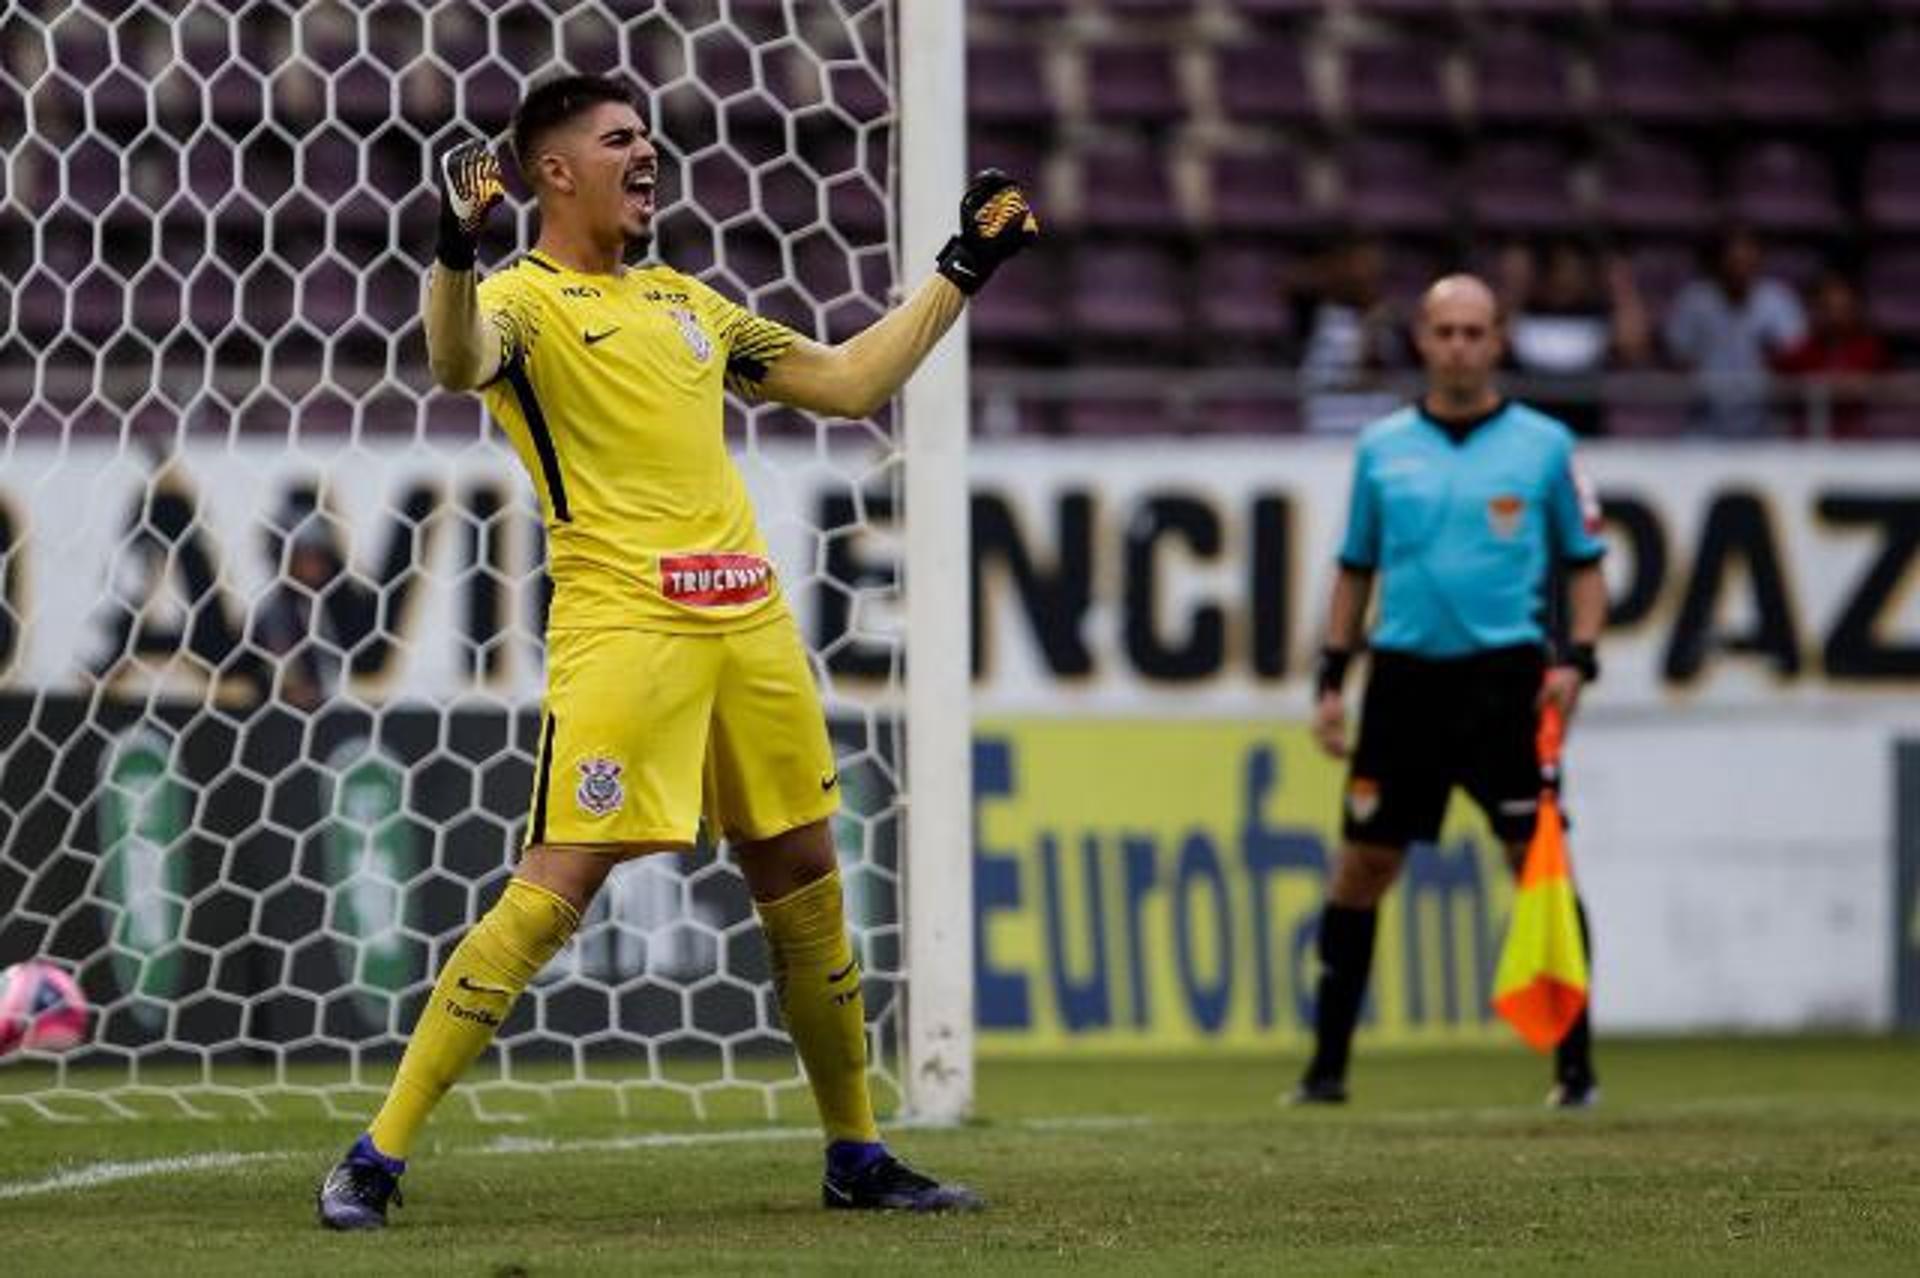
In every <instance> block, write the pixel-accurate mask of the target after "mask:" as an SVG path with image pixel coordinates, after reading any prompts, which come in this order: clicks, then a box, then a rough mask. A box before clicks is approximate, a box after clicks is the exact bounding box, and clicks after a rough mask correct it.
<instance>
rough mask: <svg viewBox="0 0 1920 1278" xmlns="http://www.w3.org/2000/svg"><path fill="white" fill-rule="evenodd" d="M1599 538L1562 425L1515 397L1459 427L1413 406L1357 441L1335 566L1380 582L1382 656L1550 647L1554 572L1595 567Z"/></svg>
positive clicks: (1595, 511) (1377, 636) (1377, 638)
mask: <svg viewBox="0 0 1920 1278" xmlns="http://www.w3.org/2000/svg"><path fill="white" fill-rule="evenodd" d="M1599 531H1600V511H1599V505H1598V503H1597V502H1596V501H1595V500H1594V499H1593V497H1592V495H1591V493H1590V491H1589V490H1588V489H1587V488H1586V487H1585V485H1584V484H1583V483H1582V482H1581V481H1580V480H1579V478H1578V477H1577V476H1576V475H1575V473H1574V468H1573V433H1572V432H1571V431H1569V430H1568V429H1567V428H1566V427H1565V426H1562V425H1561V424H1560V423H1559V422H1557V421H1555V420H1554V419H1553V418H1551V417H1548V416H1547V415H1546V414H1544V413H1541V412H1536V411H1535V410H1534V409H1531V408H1528V407H1527V406H1526V405H1524V404H1518V403H1514V402H1513V401H1511V400H1507V401H1503V402H1502V403H1501V404H1500V406H1499V407H1498V408H1496V409H1495V410H1494V411H1493V412H1491V413H1489V414H1487V415H1486V416H1485V417H1482V418H1479V419H1477V420H1475V421H1471V422H1460V423H1443V422H1440V421H1436V420H1435V419H1434V418H1432V417H1430V416H1428V415H1427V413H1426V411H1425V410H1424V409H1423V408H1422V407H1420V406H1419V405H1417V404H1414V405H1409V406H1408V407H1406V408H1403V409H1401V410H1399V411H1398V412H1395V413H1392V414H1390V415H1389V416H1386V417H1383V418H1381V419H1380V420H1379V421H1377V422H1375V423H1374V424H1373V425H1371V426H1369V427H1368V428H1367V429H1366V431H1365V432H1364V433H1363V434H1362V435H1361V436H1360V444H1359V448H1358V451H1357V453H1356V455H1355V458H1354V466H1353V494H1352V497H1351V499H1350V501H1349V504H1348V509H1347V535H1346V540H1345V542H1344V543H1343V544H1342V546H1341V550H1340V562H1341V564H1342V565H1343V566H1345V567H1347V568H1351V569H1354V570H1356V571H1360V572H1377V573H1378V574H1379V576H1380V611H1379V619H1378V621H1377V622H1376V623H1375V625H1374V628H1373V635H1372V644H1373V646H1374V647H1375V648H1377V649H1385V650H1390V651H1394V652H1404V653H1409V654H1411V655H1413V656H1418V657H1461V656H1466V655H1468V654H1469V653H1474V652H1481V651H1484V650H1486V649H1489V648H1508V647H1516V646H1519V645H1523V644H1535V643H1544V642H1545V640H1546V632H1545V630H1544V628H1543V626H1542V620H1541V616H1542V613H1543V612H1544V603H1545V592H1546V584H1547V574H1548V569H1549V568H1550V567H1551V566H1552V564H1553V562H1554V561H1555V560H1556V559H1557V560H1560V561H1562V562H1565V563H1571V564H1591V563H1596V562H1598V561H1599V559H1600V557H1601V556H1602V555H1603V554H1605V553H1606V547H1605V546H1604V545H1603V544H1602V543H1601V541H1600V539H1599Z"/></svg>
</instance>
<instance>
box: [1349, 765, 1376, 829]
mask: <svg viewBox="0 0 1920 1278" xmlns="http://www.w3.org/2000/svg"><path fill="white" fill-rule="evenodd" d="M1379 811H1380V783H1379V782H1378V781H1374V780H1371V779H1369V778H1367V777H1355V778H1354V779H1353V780H1351V781H1349V782H1347V815H1348V816H1351V817H1352V818H1353V819H1354V820H1356V821H1358V822H1360V823H1361V824H1362V825H1365V824H1366V823H1367V822H1368V821H1371V820H1373V818H1374V814H1375V813H1377V812H1379Z"/></svg>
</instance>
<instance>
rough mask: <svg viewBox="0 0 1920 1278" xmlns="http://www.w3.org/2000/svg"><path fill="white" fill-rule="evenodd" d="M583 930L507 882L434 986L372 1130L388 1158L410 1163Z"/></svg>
mask: <svg viewBox="0 0 1920 1278" xmlns="http://www.w3.org/2000/svg"><path fill="white" fill-rule="evenodd" d="M579 926H580V915H579V914H578V913H576V912H575V910H574V908H573V907H572V906H571V905H569V904H567V903H566V901H564V900H562V899H561V898H560V897H558V896H556V895H555V894H554V893H552V892H549V891H548V890H547V889H546V888H543V887H539V886H536V885H535V884H532V883H528V882H526V881H525V880H523V879H510V880H508V882H507V890H506V891H505V892H502V893H501V894H500V899H499V900H498V901H496V902H494V906H493V908H492V909H491V910H488V911H487V913H486V915H485V916H484V917H483V918H481V920H480V921H479V922H478V923H476V924H474V925H473V930H472V931H470V932H468V933H467V935H466V937H465V939H463V940H462V941H461V942H460V944H459V945H458V946H456V947H455V948H454V951H453V953H452V954H451V955H450V956H449V957H448V958H447V964H446V966H445V967H443V968H441V969H440V978H439V979H438V980H436V981H435V982H434V983H433V996H432V997H431V998H429V999H428V1000H427V1005H426V1007H425V1008H424V1009H422V1010H421V1012H420V1020H419V1021H418V1022H417V1023H416V1024H415V1025H414V1027H413V1034H412V1036H411V1037H410V1038H408V1039H407V1050H406V1053H405V1055H403V1056H401V1058H400V1069H399V1070H398V1072H396V1073H395V1074H394V1076H393V1086H392V1087H391V1088H389V1089H388V1091H387V1099H386V1103H385V1104H383V1105H381V1106H380V1112H379V1113H378V1114H376V1115H375V1116H374V1119H373V1124H372V1126H370V1127H368V1128H367V1134H368V1135H369V1136H371V1137H372V1138H373V1147H374V1148H375V1149H377V1150H379V1151H380V1152H381V1153H383V1154H385V1155H387V1157H389V1158H405V1157H406V1156H407V1151H408V1150H409V1149H411V1148H413V1140H414V1137H415V1136H417V1135H419V1133H420V1129H421V1128H422V1127H423V1126H425V1125H426V1121H427V1115H429V1114H431V1113H432V1112H433V1107H434V1106H435V1105H437V1104H439V1103H440V1098H441V1097H442V1096H444V1095H446V1094H447V1089H448V1088H450V1087H452V1086H453V1085H454V1083H455V1082H456V1081H458V1080H459V1078H460V1075H462V1074H463V1073H465V1072H466V1069H467V1066H469V1065H471V1064H473V1061H474V1058H475V1057H477V1056H479V1055H480V1053H481V1052H482V1051H483V1050H485V1048H486V1046H487V1044H488V1043H490V1042H492V1041H493V1036H494V1033H495V1031H497V1030H498V1029H499V1028H500V1026H501V1025H502V1024H504V1023H505V1021H506V1019H507V1013H509V1012H511V1011H512V1010H513V1004H514V1001H515V1000H516V999H518V998H519V997H520V991H522V990H524V989H526V988H527V985H528V983H529V982H531V981H532V980H533V978H534V976H535V974H536V973H538V972H539V971H540V969H541V968H543V967H545V966H546V965H547V960H548V959H550V958H552V957H553V956H554V954H555V953H556V952H557V951H558V950H559V949H560V947H561V946H562V945H564V944H566V941H567V938H568V937H569V936H572V935H573V932H574V929H575V928H577V927H579Z"/></svg>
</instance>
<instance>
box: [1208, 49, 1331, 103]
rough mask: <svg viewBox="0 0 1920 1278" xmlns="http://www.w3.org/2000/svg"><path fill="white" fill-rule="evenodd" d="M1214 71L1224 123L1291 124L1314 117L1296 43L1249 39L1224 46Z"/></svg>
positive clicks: (1310, 92) (1310, 96) (1308, 87)
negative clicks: (1244, 42) (1230, 121)
mask: <svg viewBox="0 0 1920 1278" xmlns="http://www.w3.org/2000/svg"><path fill="white" fill-rule="evenodd" d="M1215 73H1216V82H1217V83H1218V85H1219V90H1220V109H1221V110H1222V111H1223V112H1225V114H1226V116H1227V118H1228V119H1229V120H1232V121H1235V122H1242V121H1254V122H1257V123H1271V122H1295V121H1300V120H1307V119H1311V118H1313V116H1314V115H1315V114H1316V107H1315V105H1314V100H1313V90H1312V88H1311V87H1310V86H1309V85H1308V83H1307V74H1306V68H1305V66H1304V65H1303V64H1302V62H1301V57H1300V46H1299V44H1297V43H1296V42H1293V41H1290V40H1273V41H1254V42H1249V43H1246V44H1235V45H1232V46H1230V47H1228V48H1224V49H1222V50H1220V52H1219V54H1218V55H1217V58H1216V61H1215Z"/></svg>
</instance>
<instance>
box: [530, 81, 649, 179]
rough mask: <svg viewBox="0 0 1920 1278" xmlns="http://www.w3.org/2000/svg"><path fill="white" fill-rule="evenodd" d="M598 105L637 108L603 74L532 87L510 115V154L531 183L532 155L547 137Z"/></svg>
mask: <svg viewBox="0 0 1920 1278" xmlns="http://www.w3.org/2000/svg"><path fill="white" fill-rule="evenodd" d="M602 102H623V103H625V104H626V105H628V106H630V107H633V108H634V109H636V110H638V109H639V106H640V104H639V101H638V100H637V98H636V97H635V95H634V92H633V90H632V89H631V88H629V87H627V86H626V85H624V84H622V83H620V82H619V81H618V80H614V79H610V78H609V77H607V76H604V75H563V76H559V77H557V78H555V79H552V80H548V81H546V82H545V83H543V84H538V85H535V86H534V87H533V89H532V90H530V91H529V92H528V93H527V96H526V97H524V98H522V99H521V100H520V106H519V108H518V109H517V110H516V111H514V113H513V154H514V158H515V159H516V160H518V161H519V164H520V171H521V172H522V173H525V174H526V175H527V177H528V179H529V180H531V179H532V177H533V161H534V156H535V152H536V151H537V149H538V148H539V146H540V143H541V142H542V141H544V140H545V139H546V136H547V134H549V133H551V132H553V131H554V130H555V129H557V128H559V127H560V126H561V125H563V124H566V123H567V122H568V121H570V120H572V119H573V118H574V117H576V116H578V115H579V114H580V113H581V112H583V111H588V110H591V109H592V108H594V107H596V106H599V105H600V104H601V103H602Z"/></svg>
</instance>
